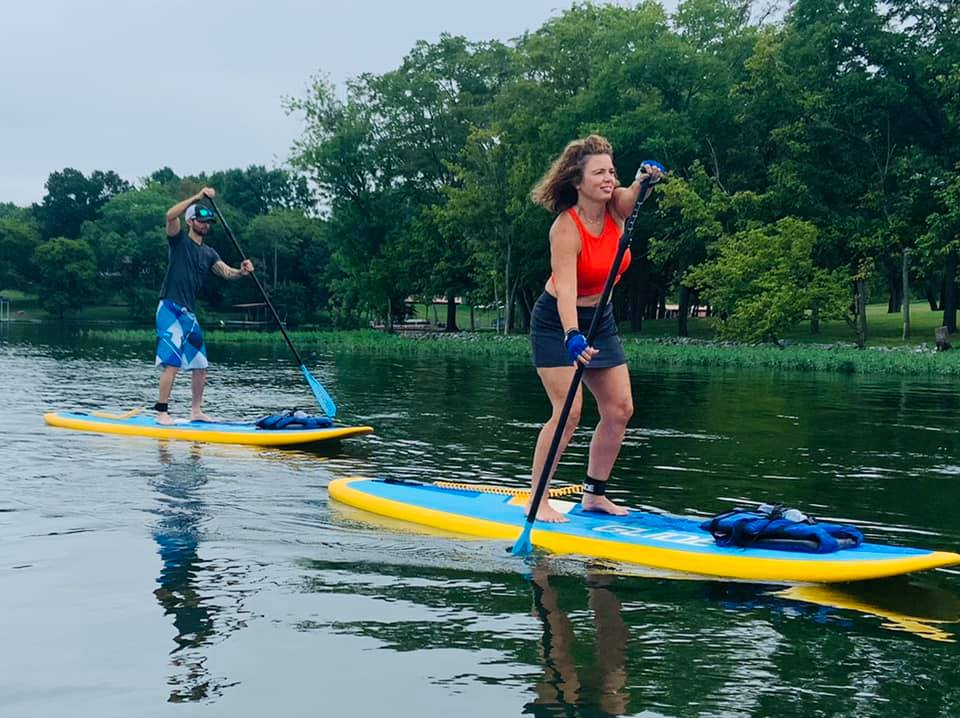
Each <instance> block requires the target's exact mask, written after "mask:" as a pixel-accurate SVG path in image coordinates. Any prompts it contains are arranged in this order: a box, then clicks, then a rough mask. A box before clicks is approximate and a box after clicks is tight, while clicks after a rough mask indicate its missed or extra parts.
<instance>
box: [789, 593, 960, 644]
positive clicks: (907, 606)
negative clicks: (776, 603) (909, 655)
mask: <svg viewBox="0 0 960 718" xmlns="http://www.w3.org/2000/svg"><path fill="white" fill-rule="evenodd" d="M775 595H776V596H777V597H778V598H784V599H788V600H791V601H802V602H804V603H812V604H816V605H818V606H830V607H833V608H838V609H841V610H845V611H855V612H857V613H864V614H868V615H871V616H877V617H878V618H881V619H883V623H882V624H881V625H882V626H883V627H884V628H887V629H889V630H892V631H904V632H906V633H912V634H913V635H915V636H919V637H920V638H926V639H929V640H931V641H941V642H945V643H955V642H956V638H955V635H954V632H950V631H948V630H947V626H949V625H951V624H952V625H954V626H955V625H956V624H960V599H958V597H957V596H956V595H954V594H952V593H948V592H946V591H943V590H939V591H938V590H936V589H928V588H923V587H920V586H911V585H909V584H908V585H903V584H902V583H901V582H898V581H895V582H893V583H890V582H875V583H870V584H856V585H855V586H791V587H790V588H787V589H784V590H783V591H779V592H777V593H776V594H775ZM954 630H955V629H954Z"/></svg>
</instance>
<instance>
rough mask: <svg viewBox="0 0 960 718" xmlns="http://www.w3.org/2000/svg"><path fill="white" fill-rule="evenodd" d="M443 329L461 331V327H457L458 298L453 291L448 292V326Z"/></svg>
mask: <svg viewBox="0 0 960 718" xmlns="http://www.w3.org/2000/svg"><path fill="white" fill-rule="evenodd" d="M443 331H445V332H459V331H460V328H459V327H457V298H456V297H455V296H454V295H453V292H452V291H451V292H447V326H446V327H444V329H443Z"/></svg>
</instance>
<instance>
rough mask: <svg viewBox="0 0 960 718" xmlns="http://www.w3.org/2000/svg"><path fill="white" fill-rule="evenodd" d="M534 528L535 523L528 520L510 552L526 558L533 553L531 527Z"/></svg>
mask: <svg viewBox="0 0 960 718" xmlns="http://www.w3.org/2000/svg"><path fill="white" fill-rule="evenodd" d="M531 528H533V524H532V523H530V522H527V523H526V524H524V526H523V531H521V532H520V535H519V536H518V537H517V541H516V543H514V544H513V548H511V549H510V553H512V554H513V555H514V556H519V557H520V558H524V557H526V556H529V555H530V554H531V553H533V544H532V543H530V529H531Z"/></svg>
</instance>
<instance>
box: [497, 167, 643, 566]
mask: <svg viewBox="0 0 960 718" xmlns="http://www.w3.org/2000/svg"><path fill="white" fill-rule="evenodd" d="M649 188H650V178H649V177H647V179H645V180H644V181H643V183H642V184H641V185H640V194H639V195H637V201H636V203H635V204H634V205H633V211H632V212H631V213H630V217H629V218H628V219H627V223H626V225H625V226H624V228H623V234H622V235H621V236H620V243H619V245H618V246H617V255H616V257H614V259H613V264H612V265H611V266H610V273H609V274H608V275H607V281H606V283H605V284H604V285H603V293H602V294H601V295H600V302H599V303H598V304H597V311H595V312H594V313H593V319H592V320H591V321H590V329H588V330H587V346H590V344H591V343H592V342H593V337H594V334H595V333H596V330H597V323H598V320H599V319H600V315H601V314H602V312H601V309H602V308H603V307H605V306H607V302H608V301H610V294H611V293H612V292H613V284H614V282H615V281H616V279H617V270H618V269H619V268H620V263H621V262H622V261H623V255H624V254H626V253H627V249H628V248H629V247H630V242H631V241H632V240H633V228H634V225H635V224H636V223H637V217H638V216H639V215H640V207H641V206H642V205H643V203H644V201H645V200H646V194H647V190H648V189H649ZM584 368H585V365H583V364H581V363H580V362H577V370H576V371H575V372H574V374H573V381H571V382H570V389H569V390H568V391H567V398H566V400H564V402H563V410H562V411H561V412H560V420H559V421H558V423H557V430H556V431H555V432H554V434H553V441H551V442H550V451H548V452H547V460H546V462H545V463H544V465H543V470H542V471H541V472H540V476H539V478H538V479H537V486H536V489H535V490H534V492H533V499H532V500H531V501H530V510H529V511H528V512H527V520H526V522H525V523H524V525H523V531H521V532H520V536H519V537H517V540H516V543H514V544H513V547H512V548H509V549H507V550H508V551H510V552H512V553H513V554H514V555H515V556H527V555H528V554H529V553H530V552H531V551H532V550H533V546H532V545H531V543H530V531H531V530H532V529H533V523H534V521H536V520H537V509H538V508H539V506H540V501H541V500H542V499H543V492H544V491H545V490H546V488H547V482H548V479H549V478H550V469H551V467H552V466H553V462H554V461H556V458H557V452H558V451H559V450H560V437H561V436H562V435H563V428H564V427H565V426H566V425H567V419H568V418H570V409H571V408H572V407H573V400H574V399H575V398H576V396H577V389H578V388H579V387H580V381H581V379H582V378H583V370H584Z"/></svg>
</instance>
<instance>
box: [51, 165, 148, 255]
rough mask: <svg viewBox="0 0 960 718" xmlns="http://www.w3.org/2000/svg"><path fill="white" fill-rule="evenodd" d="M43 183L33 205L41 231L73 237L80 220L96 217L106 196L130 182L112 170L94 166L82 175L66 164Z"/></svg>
mask: <svg viewBox="0 0 960 718" xmlns="http://www.w3.org/2000/svg"><path fill="white" fill-rule="evenodd" d="M45 187H46V188H47V193H46V194H45V195H44V197H43V200H42V201H41V202H40V203H39V204H34V205H33V212H34V215H35V216H36V218H37V221H38V222H39V223H40V227H41V229H42V231H43V235H44V236H45V237H68V238H71V239H76V238H77V237H79V236H80V228H81V226H82V225H83V223H84V222H87V221H90V220H93V219H96V218H97V216H98V215H99V212H100V208H101V207H103V205H104V204H105V203H106V202H107V200H108V199H110V198H111V197H113V196H114V195H117V194H120V193H121V192H126V191H127V190H128V189H130V183H129V182H127V181H126V180H124V179H122V178H121V177H120V176H119V175H118V174H117V173H116V172H114V171H113V170H110V171H107V172H103V171H101V170H95V171H94V172H92V173H91V174H90V176H89V177H86V176H84V174H83V173H82V172H80V171H79V170H76V169H73V168H72V167H67V168H66V169H63V170H60V171H58V172H51V173H50V176H49V177H48V178H47V182H46V184H45Z"/></svg>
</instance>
